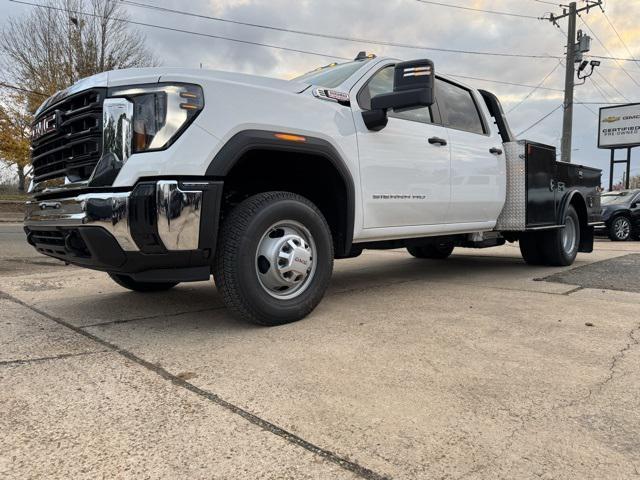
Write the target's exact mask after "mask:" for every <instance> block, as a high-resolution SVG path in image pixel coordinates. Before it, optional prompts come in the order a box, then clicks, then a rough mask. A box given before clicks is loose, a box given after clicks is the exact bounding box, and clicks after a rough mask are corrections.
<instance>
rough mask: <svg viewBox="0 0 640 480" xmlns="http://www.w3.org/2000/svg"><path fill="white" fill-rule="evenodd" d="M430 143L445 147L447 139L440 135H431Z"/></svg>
mask: <svg viewBox="0 0 640 480" xmlns="http://www.w3.org/2000/svg"><path fill="white" fill-rule="evenodd" d="M429 143H430V144H431V145H436V144H437V145H442V146H443V147H444V146H445V145H446V144H447V141H446V140H445V139H444V138H440V137H431V138H430V139H429Z"/></svg>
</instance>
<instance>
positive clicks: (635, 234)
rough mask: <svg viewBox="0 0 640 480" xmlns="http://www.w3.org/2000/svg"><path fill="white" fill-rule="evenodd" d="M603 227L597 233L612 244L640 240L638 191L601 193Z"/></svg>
mask: <svg viewBox="0 0 640 480" xmlns="http://www.w3.org/2000/svg"><path fill="white" fill-rule="evenodd" d="M601 204H602V220H604V222H605V223H604V226H602V227H600V228H598V227H596V229H597V231H599V233H603V234H605V235H608V236H609V238H610V239H611V240H613V241H614V242H624V241H626V240H629V239H633V240H640V189H635V190H620V191H616V192H608V193H603V194H602V196H601Z"/></svg>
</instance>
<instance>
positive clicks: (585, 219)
mask: <svg viewBox="0 0 640 480" xmlns="http://www.w3.org/2000/svg"><path fill="white" fill-rule="evenodd" d="M570 206H572V207H573V208H574V210H575V211H576V213H577V214H578V219H579V221H580V245H579V250H578V251H580V252H587V253H588V252H591V251H593V227H590V226H589V214H588V212H587V202H586V201H585V199H584V197H583V196H582V194H581V193H580V192H579V191H578V190H572V191H570V192H568V193H566V194H565V195H564V197H563V198H562V201H561V203H560V208H559V209H558V225H564V221H565V218H566V216H567V211H568V209H569V207H570Z"/></svg>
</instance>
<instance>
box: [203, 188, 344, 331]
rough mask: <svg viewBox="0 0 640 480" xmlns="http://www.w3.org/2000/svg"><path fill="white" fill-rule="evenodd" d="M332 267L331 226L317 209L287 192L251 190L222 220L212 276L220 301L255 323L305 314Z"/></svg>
mask: <svg viewBox="0 0 640 480" xmlns="http://www.w3.org/2000/svg"><path fill="white" fill-rule="evenodd" d="M332 271H333V242H332V239H331V231H330V230H329V226H328V225H327V222H326V220H325V219H324V217H323V215H322V213H320V211H319V210H318V208H317V207H316V206H315V205H314V204H313V203H311V202H310V201H309V200H307V199H306V198H304V197H302V196H300V195H296V194H294V193H290V192H266V193H261V194H258V195H254V196H253V197H250V198H248V199H246V200H245V201H243V202H242V203H241V204H239V205H238V206H237V207H235V208H234V209H233V210H232V211H231V213H230V214H229V216H228V217H227V218H226V220H225V221H224V223H223V225H222V229H221V235H220V242H219V245H218V249H217V251H216V258H215V264H214V279H215V283H216V286H217V287H218V290H219V291H220V293H221V294H222V298H223V300H224V302H225V305H226V306H227V307H228V308H229V309H230V310H231V311H232V312H233V313H235V314H236V315H237V316H239V317H241V318H243V319H246V320H249V321H250V322H253V323H257V324H260V325H282V324H285V323H289V322H294V321H296V320H300V319H302V318H304V317H305V316H307V315H308V314H309V313H311V311H312V310H313V309H314V308H315V307H316V306H317V305H318V303H320V300H321V299H322V297H323V296H324V293H325V291H326V289H327V287H328V285H329V280H330V278H331V273H332Z"/></svg>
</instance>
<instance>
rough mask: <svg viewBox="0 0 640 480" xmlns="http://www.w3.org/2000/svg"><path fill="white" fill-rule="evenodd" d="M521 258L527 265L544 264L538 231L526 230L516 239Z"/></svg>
mask: <svg viewBox="0 0 640 480" xmlns="http://www.w3.org/2000/svg"><path fill="white" fill-rule="evenodd" d="M518 243H519V244H520V253H521V254H522V258H524V261H525V262H526V263H527V264H529V265H544V256H543V255H542V237H541V235H540V234H539V233H538V232H526V233H523V234H522V235H521V236H520V239H519V240H518Z"/></svg>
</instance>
